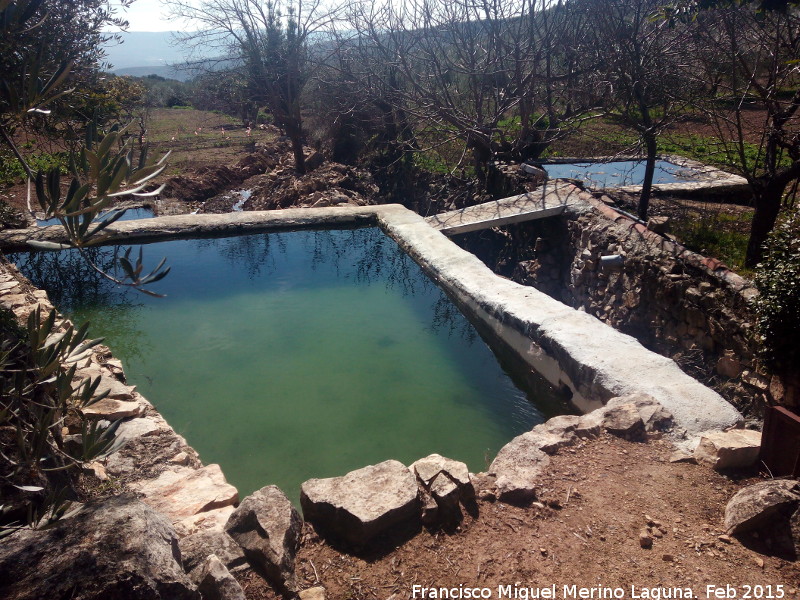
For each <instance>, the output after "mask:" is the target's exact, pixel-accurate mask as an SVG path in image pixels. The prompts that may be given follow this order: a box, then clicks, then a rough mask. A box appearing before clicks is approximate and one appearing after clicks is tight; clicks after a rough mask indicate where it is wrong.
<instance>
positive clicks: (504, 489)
mask: <svg viewBox="0 0 800 600" xmlns="http://www.w3.org/2000/svg"><path fill="white" fill-rule="evenodd" d="M540 441H541V440H540V437H539V436H538V435H536V434H535V433H533V432H528V433H523V434H522V435H518V436H517V437H515V438H514V439H513V440H511V441H510V442H509V443H508V444H506V445H505V446H503V447H502V448H501V449H500V452H498V453H497V456H496V457H495V459H494V461H492V464H491V466H490V467H489V474H490V475H494V476H495V477H496V480H495V489H496V493H497V496H498V498H499V499H500V500H502V501H503V502H509V503H512V504H528V503H530V502H532V501H533V500H535V499H536V488H537V483H538V478H539V476H540V475H541V474H542V473H543V472H544V469H545V467H546V466H547V465H548V464H549V462H550V457H549V456H548V455H547V454H545V453H544V452H542V451H541V450H540V449H539V443H540Z"/></svg>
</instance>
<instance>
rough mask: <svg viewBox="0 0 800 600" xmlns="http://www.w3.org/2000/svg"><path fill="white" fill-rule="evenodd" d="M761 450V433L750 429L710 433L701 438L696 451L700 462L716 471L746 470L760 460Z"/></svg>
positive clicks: (695, 454) (695, 453)
mask: <svg viewBox="0 0 800 600" xmlns="http://www.w3.org/2000/svg"><path fill="white" fill-rule="evenodd" d="M760 449H761V432H759V431H752V430H750V429H731V430H730V431H710V432H707V433H704V434H703V435H702V436H701V438H700V444H699V445H698V446H697V448H696V449H695V451H694V457H695V458H696V459H697V461H698V462H702V463H706V464H708V465H711V467H713V468H714V469H715V470H717V471H720V470H722V469H746V468H748V467H752V466H753V465H754V464H755V463H756V461H757V460H758V453H759V451H760Z"/></svg>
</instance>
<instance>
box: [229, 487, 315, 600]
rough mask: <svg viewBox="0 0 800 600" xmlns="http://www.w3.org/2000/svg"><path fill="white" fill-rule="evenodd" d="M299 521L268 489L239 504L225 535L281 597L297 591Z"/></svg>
mask: <svg viewBox="0 0 800 600" xmlns="http://www.w3.org/2000/svg"><path fill="white" fill-rule="evenodd" d="M302 528H303V520H302V519H301V518H300V515H299V514H298V512H297V511H296V510H295V508H294V507H293V506H292V503H291V502H289V499H288V498H287V497H286V496H285V495H284V493H283V492H282V491H281V490H280V488H278V487H277V486H274V485H268V486H266V487H263V488H261V489H260V490H257V491H255V492H253V493H252V494H250V495H249V496H248V497H247V498H245V499H244V500H242V503H241V504H240V505H239V507H238V508H237V509H236V510H235V511H234V512H233V514H232V515H231V518H230V519H229V520H228V523H227V524H226V525H225V532H226V533H227V534H228V535H229V536H231V537H232V538H233V539H234V540H235V541H236V543H237V544H239V546H241V547H242V550H244V554H245V556H246V557H247V560H248V562H249V563H250V564H251V565H252V567H253V568H254V569H255V570H256V571H258V572H259V573H260V574H261V575H262V576H263V577H264V578H265V579H266V580H267V581H269V582H270V583H272V584H273V585H274V586H275V587H276V588H277V589H278V591H280V592H281V593H282V594H287V593H288V594H291V593H293V592H295V591H296V590H297V588H296V584H295V577H294V559H295V555H296V554H297V549H298V548H299V546H300V533H301V531H302Z"/></svg>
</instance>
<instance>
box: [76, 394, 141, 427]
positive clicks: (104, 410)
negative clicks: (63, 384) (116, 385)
mask: <svg viewBox="0 0 800 600" xmlns="http://www.w3.org/2000/svg"><path fill="white" fill-rule="evenodd" d="M142 411H143V408H142V405H141V404H139V403H138V402H134V401H130V402H125V401H124V400H115V399H113V398H103V399H102V400H100V401H99V402H95V403H94V404H92V405H91V406H87V407H86V408H84V409H83V414H85V415H86V416H87V417H88V418H89V419H108V420H109V421H116V420H118V419H125V418H128V417H138V416H139V415H141V414H142Z"/></svg>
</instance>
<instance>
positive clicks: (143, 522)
mask: <svg viewBox="0 0 800 600" xmlns="http://www.w3.org/2000/svg"><path fill="white" fill-rule="evenodd" d="M0 597H2V598H15V599H17V600H27V599H30V600H41V599H43V598H54V599H55V598H70V599H73V600H94V599H96V600H106V599H108V598H113V599H114V600H151V599H153V600H156V599H164V600H184V599H186V600H188V599H192V600H199V594H197V592H196V591H195V590H194V586H193V585H192V584H191V582H190V581H189V578H188V577H187V576H186V574H185V573H184V572H183V567H182V566H181V560H180V550H179V549H178V537H177V535H176V534H175V530H174V529H173V528H172V525H171V524H170V522H169V520H168V519H167V518H166V517H164V516H163V515H161V514H159V513H157V512H156V511H154V510H153V509H152V508H150V507H149V506H147V505H146V504H143V503H142V502H139V501H138V500H136V499H134V498H132V497H129V496H117V497H115V498H111V499H110V500H105V501H103V502H96V503H93V504H89V505H87V506H85V507H84V509H83V510H82V511H81V512H80V513H78V514H77V515H75V516H73V517H71V518H69V519H64V520H63V521H61V522H59V523H56V524H55V525H54V526H53V527H51V528H49V529H44V530H38V531H33V530H23V531H20V532H18V533H16V534H14V535H13V536H11V537H9V538H7V539H4V540H3V541H2V542H1V543H0Z"/></svg>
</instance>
